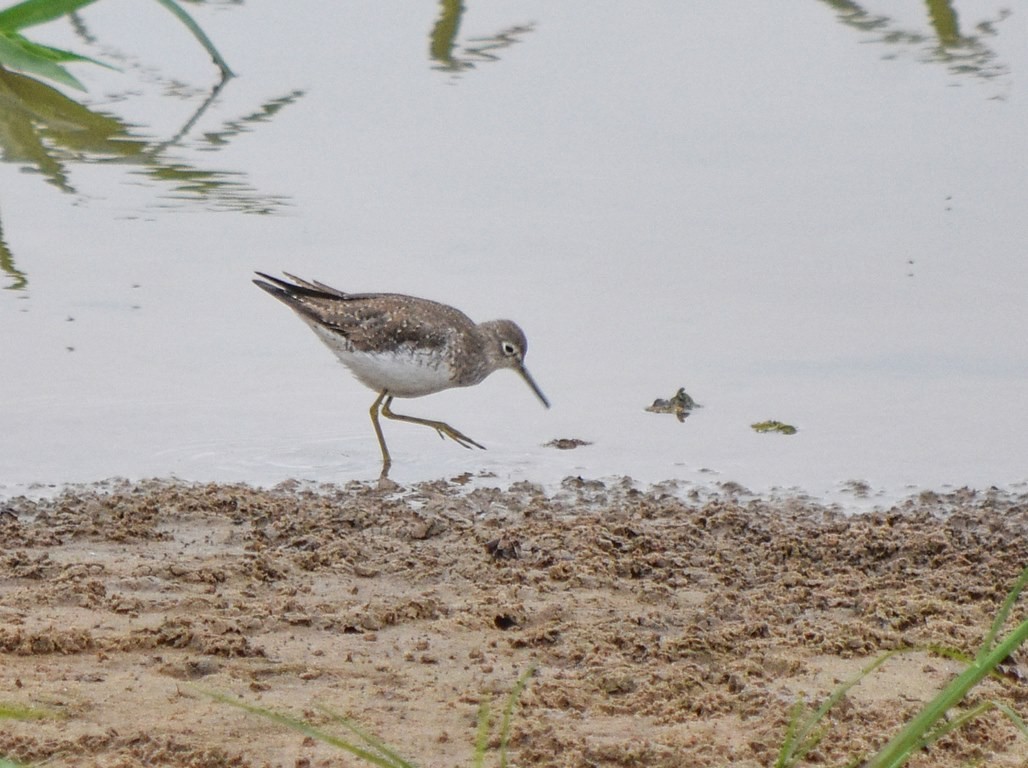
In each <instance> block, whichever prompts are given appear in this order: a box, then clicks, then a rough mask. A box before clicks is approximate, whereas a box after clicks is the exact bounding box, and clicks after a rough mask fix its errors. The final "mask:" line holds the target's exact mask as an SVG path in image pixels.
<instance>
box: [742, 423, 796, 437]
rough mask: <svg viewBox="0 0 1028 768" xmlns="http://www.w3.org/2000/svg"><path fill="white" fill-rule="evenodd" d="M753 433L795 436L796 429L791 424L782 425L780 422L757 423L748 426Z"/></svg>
mask: <svg viewBox="0 0 1028 768" xmlns="http://www.w3.org/2000/svg"><path fill="white" fill-rule="evenodd" d="M750 427H752V428H753V431H754V432H780V433H781V434H783V435H795V434H796V427H794V426H793V425H792V424H783V423H782V422H780V421H758V422H757V423H756V424H750Z"/></svg>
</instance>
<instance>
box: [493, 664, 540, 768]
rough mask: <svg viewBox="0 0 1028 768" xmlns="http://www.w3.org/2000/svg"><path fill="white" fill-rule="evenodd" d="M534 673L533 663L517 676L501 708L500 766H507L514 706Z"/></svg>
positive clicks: (501, 767)
mask: <svg viewBox="0 0 1028 768" xmlns="http://www.w3.org/2000/svg"><path fill="white" fill-rule="evenodd" d="M534 674H535V665H534V664H533V665H531V666H530V667H529V668H528V669H526V670H525V671H524V672H523V673H522V674H521V677H519V678H518V681H517V682H516V683H515V684H514V688H513V690H511V692H510V696H508V697H507V706H506V707H504V708H503V720H502V721H501V722H500V768H507V744H508V743H509V742H510V722H511V719H512V718H513V717H514V707H515V706H517V703H518V699H519V698H521V693H522V691H524V690H525V687H526V686H527V685H528V681H529V680H530V679H531V678H532V675H534Z"/></svg>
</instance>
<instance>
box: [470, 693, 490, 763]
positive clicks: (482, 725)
mask: <svg viewBox="0 0 1028 768" xmlns="http://www.w3.org/2000/svg"><path fill="white" fill-rule="evenodd" d="M489 720H490V717H489V702H486V701H483V702H482V706H480V707H479V708H478V732H477V733H476V734H475V756H474V757H473V758H472V760H471V765H472V768H482V766H483V765H484V764H485V753H486V750H487V749H489Z"/></svg>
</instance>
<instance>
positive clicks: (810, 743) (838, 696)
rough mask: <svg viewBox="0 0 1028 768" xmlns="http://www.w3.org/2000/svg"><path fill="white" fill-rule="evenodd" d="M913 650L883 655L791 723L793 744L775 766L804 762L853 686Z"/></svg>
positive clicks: (782, 767) (784, 750) (783, 748)
mask: <svg viewBox="0 0 1028 768" xmlns="http://www.w3.org/2000/svg"><path fill="white" fill-rule="evenodd" d="M911 650H913V649H911V648H898V649H896V650H894V651H889V652H888V653H883V654H882V655H881V656H879V657H878V658H877V659H875V660H874V661H873V662H871V663H870V664H868V665H867V666H866V667H864V668H863V669H861V670H860V672H858V673H857V674H856V675H854V676H853V677H851V678H850V679H849V680H846V681H845V682H843V683H842V684H841V685H839V686H838V687H836V689H835V690H834V691H832V694H831V696H829V697H828V698H827V699H825V700H824V701H823V702H822V703H821V706H820V707H818V708H817V709H816V710H814V711H813V712H811V713H810V715H809V716H808V717H807V718H805V719H803V718H801V719H800V720H798V721H797V723H796V725H795V727H794V726H793V724H792V723H790V730H792V734H791V737H792V738H791V743H789V744H788V746H789V750H788V751H786V744H783V745H782V750H781V751H780V752H779V758H778V760H779V762H777V763H776V764H775V765H776V766H780V767H781V768H785V766H791V765H795V764H796V763H797V762H799V761H800V760H802V759H803V757H804V755H806V754H807V753H808V752H810V751H811V750H812V749H813V748H814V747H816V746H817V745H818V743H819V742H820V741H821V739H822V738H823V737H824V734H825V730H826V729H825V728H824V727H822V726H821V721H822V720H824V718H825V717H826V716H827V715H828V713H829V712H830V711H831V709H832V707H834V706H835V705H836V704H838V703H839V702H840V701H841V700H842V698H843V697H844V696H845V695H846V694H847V693H849V691H850V689H851V688H853V686H855V685H857V684H858V683H859V682H860V681H861V680H863V679H864V678H865V677H867V676H868V675H869V674H871V673H872V672H874V671H875V670H876V669H878V667H880V666H882V664H884V663H885V662H886V661H888V660H889V659H891V658H892V657H893V656H895V655H896V654H897V653H908V652H910V651H911ZM800 711H802V710H800Z"/></svg>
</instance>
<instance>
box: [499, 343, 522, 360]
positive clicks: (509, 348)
mask: <svg viewBox="0 0 1028 768" xmlns="http://www.w3.org/2000/svg"><path fill="white" fill-rule="evenodd" d="M500 348H501V349H502V350H503V354H504V355H506V356H507V357H514V356H515V355H516V354H517V353H518V348H517V347H515V346H514V345H513V344H511V343H510V342H509V341H505V342H503V344H501V345H500Z"/></svg>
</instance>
